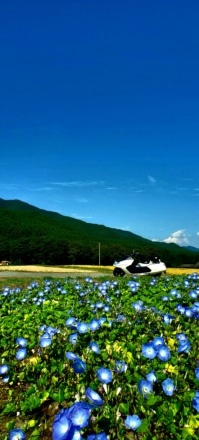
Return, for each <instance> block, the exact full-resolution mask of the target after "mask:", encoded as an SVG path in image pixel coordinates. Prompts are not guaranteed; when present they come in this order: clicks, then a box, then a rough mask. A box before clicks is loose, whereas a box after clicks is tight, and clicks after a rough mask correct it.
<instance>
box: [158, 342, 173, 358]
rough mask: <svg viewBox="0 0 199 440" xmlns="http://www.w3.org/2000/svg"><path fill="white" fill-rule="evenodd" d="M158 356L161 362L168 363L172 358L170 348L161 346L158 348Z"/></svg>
mask: <svg viewBox="0 0 199 440" xmlns="http://www.w3.org/2000/svg"><path fill="white" fill-rule="evenodd" d="M157 356H158V358H159V359H160V360H161V361H164V362H166V361H168V360H169V359H170V357H171V353H170V350H169V348H168V347H167V346H166V345H159V346H158V347H157Z"/></svg>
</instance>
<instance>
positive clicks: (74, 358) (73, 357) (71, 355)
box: [65, 351, 79, 361]
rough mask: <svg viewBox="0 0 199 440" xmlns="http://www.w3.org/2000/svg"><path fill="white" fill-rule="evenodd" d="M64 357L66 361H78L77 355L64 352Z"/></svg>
mask: <svg viewBox="0 0 199 440" xmlns="http://www.w3.org/2000/svg"><path fill="white" fill-rule="evenodd" d="M65 356H66V359H70V360H71V361H75V360H76V359H79V356H77V354H75V353H73V352H72V351H66V353H65Z"/></svg>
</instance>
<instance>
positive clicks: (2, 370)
mask: <svg viewBox="0 0 199 440" xmlns="http://www.w3.org/2000/svg"><path fill="white" fill-rule="evenodd" d="M8 370H9V366H8V365H7V364H3V365H1V366H0V374H6V373H7V372H8Z"/></svg>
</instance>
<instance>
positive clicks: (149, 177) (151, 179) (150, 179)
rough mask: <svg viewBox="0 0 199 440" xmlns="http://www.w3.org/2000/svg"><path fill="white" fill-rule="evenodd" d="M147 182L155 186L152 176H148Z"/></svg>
mask: <svg viewBox="0 0 199 440" xmlns="http://www.w3.org/2000/svg"><path fill="white" fill-rule="evenodd" d="M148 180H149V182H150V183H151V184H152V185H155V183H156V179H155V177H153V176H148Z"/></svg>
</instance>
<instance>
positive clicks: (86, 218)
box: [70, 212, 94, 220]
mask: <svg viewBox="0 0 199 440" xmlns="http://www.w3.org/2000/svg"><path fill="white" fill-rule="evenodd" d="M70 217H73V218H76V219H77V220H91V219H93V218H94V217H92V216H85V215H78V214H76V213H75V212H73V213H72V214H70Z"/></svg>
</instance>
